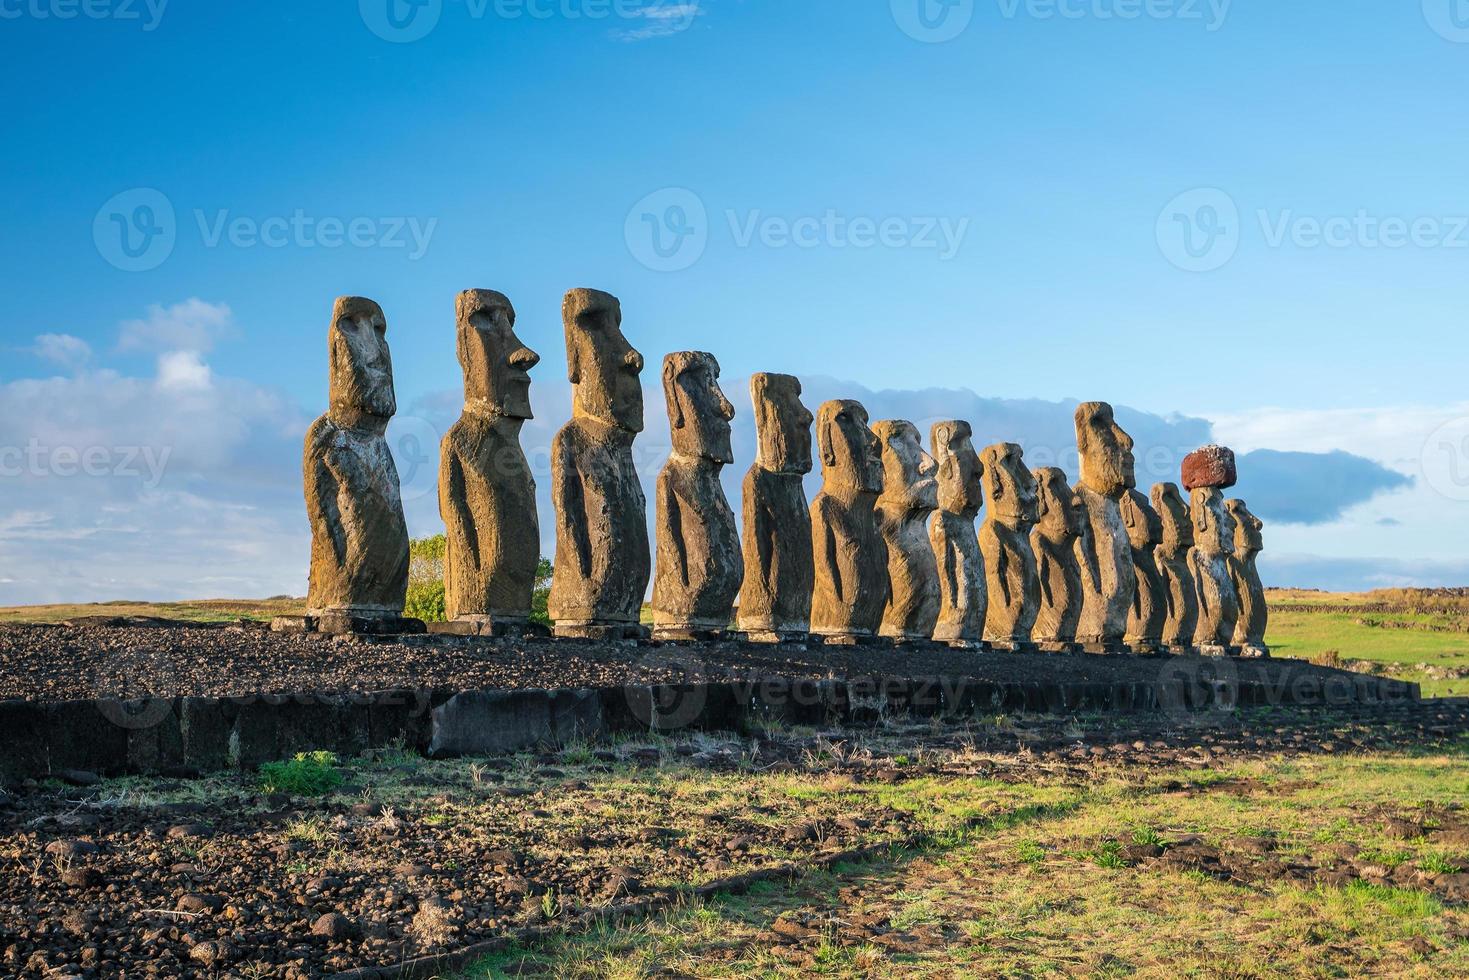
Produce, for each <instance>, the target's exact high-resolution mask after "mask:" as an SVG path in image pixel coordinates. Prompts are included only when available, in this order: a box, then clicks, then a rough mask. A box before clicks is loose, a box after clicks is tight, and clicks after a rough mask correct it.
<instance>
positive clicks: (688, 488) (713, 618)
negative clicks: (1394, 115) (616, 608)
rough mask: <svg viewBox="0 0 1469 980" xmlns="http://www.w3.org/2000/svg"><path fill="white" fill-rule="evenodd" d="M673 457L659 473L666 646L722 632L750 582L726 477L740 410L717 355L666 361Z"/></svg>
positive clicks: (658, 612)
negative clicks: (723, 386)
mask: <svg viewBox="0 0 1469 980" xmlns="http://www.w3.org/2000/svg"><path fill="white" fill-rule="evenodd" d="M663 391H664V395H665V397H666V398H667V400H668V420H669V425H670V426H671V428H672V435H673V454H672V455H671V456H670V457H669V459H668V463H667V465H666V466H664V468H663V471H662V472H661V473H659V474H658V499H657V505H658V506H657V512H656V528H657V539H658V556H657V563H656V566H655V568H656V573H655V575H654V578H653V628H654V631H655V635H658V636H661V637H663V638H665V639H694V638H698V637H699V636H700V635H702V634H715V633H721V632H723V631H724V630H725V629H727V628H728V627H729V625H730V620H731V618H732V617H733V615H734V600H735V596H736V595H738V594H739V591H740V582H741V580H742V579H743V578H744V561H743V558H742V556H741V554H740V537H739V531H738V530H737V529H736V527H735V516H734V511H732V510H731V509H730V506H729V501H727V500H726V499H725V496H724V487H723V486H721V485H720V483H719V473H720V471H721V470H722V469H724V467H725V464H727V463H732V462H734V452H733V450H732V449H731V447H730V425H729V423H730V419H732V418H734V407H733V406H732V405H730V403H729V400H728V399H727V398H725V397H724V392H722V391H720V389H719V362H718V361H716V360H715V359H714V355H713V354H707V353H704V352H702V351H680V352H678V353H674V354H669V355H668V356H667V357H666V358H664V360H663Z"/></svg>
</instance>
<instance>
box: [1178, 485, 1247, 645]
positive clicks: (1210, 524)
mask: <svg viewBox="0 0 1469 980" xmlns="http://www.w3.org/2000/svg"><path fill="white" fill-rule="evenodd" d="M1189 513H1190V514H1191V515H1192V517H1193V522H1194V546H1193V548H1192V549H1191V550H1190V551H1189V553H1188V564H1189V570H1190V571H1192V572H1193V574H1194V585H1195V587H1196V588H1197V590H1198V595H1199V626H1198V629H1197V630H1196V631H1195V633H1194V644H1195V645H1196V646H1197V647H1198V648H1199V652H1200V653H1202V654H1204V655H1205V656H1208V657H1222V656H1224V655H1226V654H1228V653H1230V652H1231V650H1230V646H1231V644H1232V643H1233V642H1234V628H1235V625H1236V624H1237V623H1238V622H1239V597H1238V595H1237V593H1236V592H1235V591H1234V579H1233V577H1232V576H1231V575H1230V567H1229V566H1230V558H1231V556H1232V552H1233V549H1234V526H1233V525H1234V519H1233V518H1231V517H1230V516H1229V511H1227V510H1226V509H1225V508H1224V495H1223V494H1222V493H1220V491H1219V488H1218V487H1195V488H1194V490H1193V494H1192V496H1191V498H1190V500H1189Z"/></svg>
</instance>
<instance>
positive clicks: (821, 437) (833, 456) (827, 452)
mask: <svg viewBox="0 0 1469 980" xmlns="http://www.w3.org/2000/svg"><path fill="white" fill-rule="evenodd" d="M835 424H836V423H835V422H833V421H832V420H831V419H827V420H826V422H825V423H824V424H823V425H822V426H821V430H820V431H819V432H817V433H816V435H817V440H816V441H817V442H818V443H819V444H820V446H821V465H822V466H835V465H836V464H837V452H836V446H835V440H833V439H832V435H831V430H832V427H833V426H834V425H835Z"/></svg>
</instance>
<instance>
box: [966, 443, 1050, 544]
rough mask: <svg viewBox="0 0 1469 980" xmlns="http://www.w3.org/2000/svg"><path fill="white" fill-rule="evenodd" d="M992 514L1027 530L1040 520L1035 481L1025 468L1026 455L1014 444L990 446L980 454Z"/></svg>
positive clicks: (1001, 520)
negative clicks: (1037, 510) (1027, 527)
mask: <svg viewBox="0 0 1469 980" xmlns="http://www.w3.org/2000/svg"><path fill="white" fill-rule="evenodd" d="M979 460H980V462H981V463H982V464H984V483H985V491H986V493H988V495H989V499H990V504H989V505H990V513H991V514H993V515H994V517H995V518H996V519H997V520H999V521H1000V522H1001V523H1003V524H1008V525H1011V526H1019V527H1024V526H1028V525H1032V524H1034V523H1035V521H1036V485H1035V478H1034V477H1033V476H1031V475H1030V470H1028V469H1027V468H1026V466H1025V462H1024V460H1025V453H1024V451H1022V450H1021V448H1020V447H1019V446H1017V445H1015V444H1014V443H1013V442H1001V443H996V444H995V445H993V446H990V447H989V448H988V449H986V450H985V451H984V452H983V453H981V454H980V456H979Z"/></svg>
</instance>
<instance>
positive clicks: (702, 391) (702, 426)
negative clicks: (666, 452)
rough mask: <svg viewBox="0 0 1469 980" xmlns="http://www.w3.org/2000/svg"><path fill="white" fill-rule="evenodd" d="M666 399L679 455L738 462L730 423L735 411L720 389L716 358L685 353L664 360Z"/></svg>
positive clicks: (679, 352) (676, 450)
mask: <svg viewBox="0 0 1469 980" xmlns="http://www.w3.org/2000/svg"><path fill="white" fill-rule="evenodd" d="M663 397H664V398H665V399H667V401H668V426H669V428H670V430H672V433H673V451H674V452H675V453H677V454H678V455H680V456H689V457H695V458H700V459H709V460H713V461H714V462H716V463H733V462H734V449H733V448H731V446H730V440H729V420H730V419H732V418H734V413H735V411H734V406H733V405H731V404H730V403H729V399H728V398H725V397H724V392H723V391H721V390H720V388H719V362H718V361H717V360H715V359H714V355H713V354H706V353H705V352H704V351H695V350H684V351H675V352H674V353H672V354H669V355H668V356H667V357H665V358H663Z"/></svg>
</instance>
